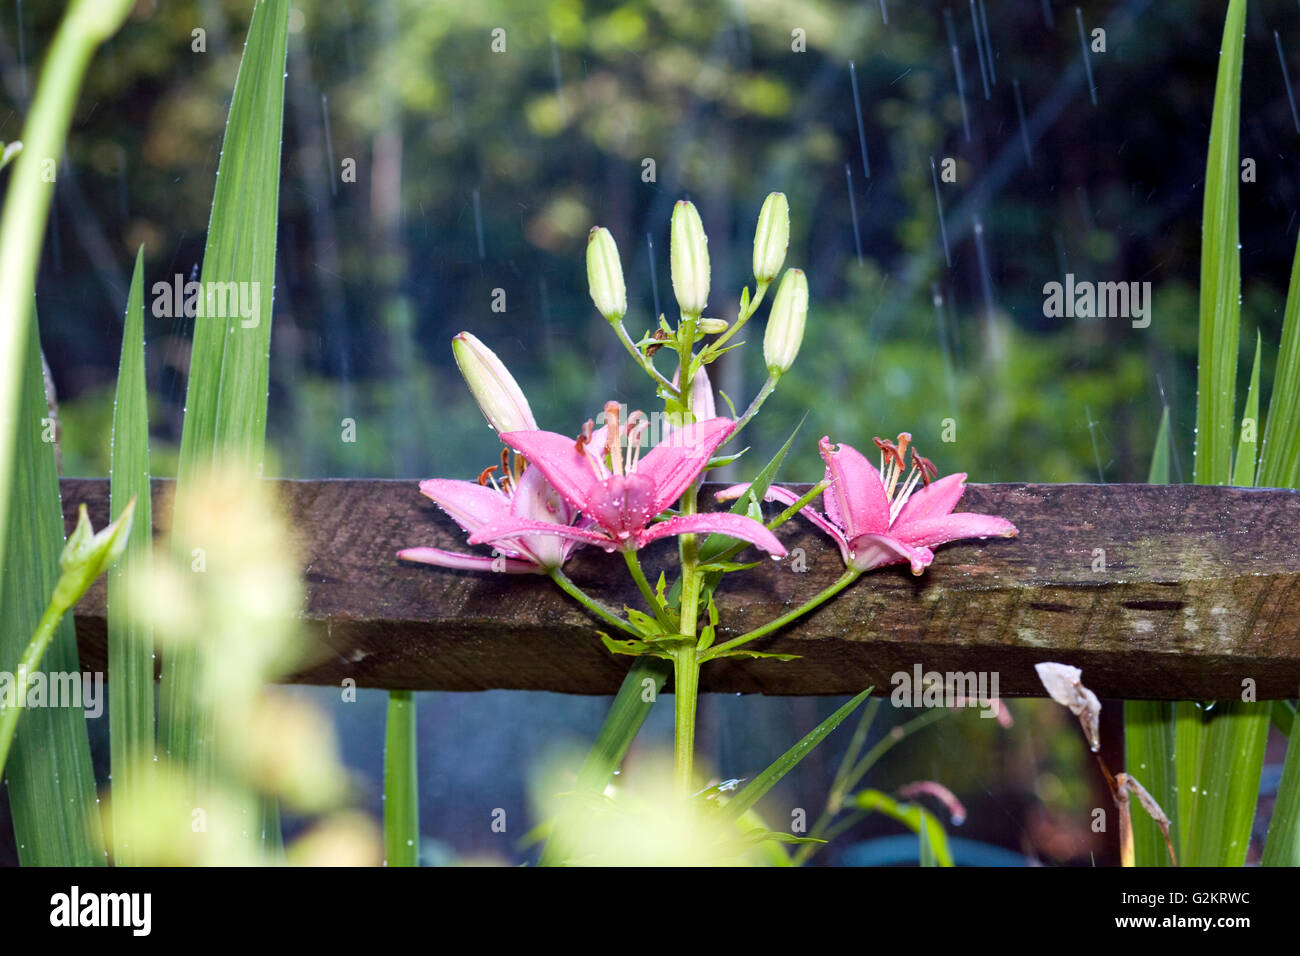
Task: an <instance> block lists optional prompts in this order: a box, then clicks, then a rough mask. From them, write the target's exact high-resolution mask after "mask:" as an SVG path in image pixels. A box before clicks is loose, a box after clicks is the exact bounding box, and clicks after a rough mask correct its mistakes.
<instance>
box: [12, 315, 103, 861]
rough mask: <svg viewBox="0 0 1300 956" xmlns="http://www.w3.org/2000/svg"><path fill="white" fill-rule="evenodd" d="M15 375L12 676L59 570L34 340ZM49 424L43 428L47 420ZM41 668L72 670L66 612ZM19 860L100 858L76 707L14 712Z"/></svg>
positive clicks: (49, 448) (86, 750) (56, 502)
mask: <svg viewBox="0 0 1300 956" xmlns="http://www.w3.org/2000/svg"><path fill="white" fill-rule="evenodd" d="M26 351H27V354H26V361H25V362H24V364H23V374H22V376H21V383H20V384H21V399H22V401H21V403H20V405H19V408H18V416H17V422H18V426H19V427H18V432H17V438H18V442H17V447H16V449H15V451H16V455H15V457H14V462H13V471H12V473H11V476H10V481H11V485H10V487H11V489H12V492H13V495H14V500H15V501H18V502H21V503H22V507H18V508H14V509H12V510H11V511H10V513H9V519H8V523H9V532H8V536H7V539H6V544H5V549H6V550H5V552H4V553H3V554H2V555H0V559H2V562H3V563H2V565H0V566H3V568H4V573H3V574H0V608H4V613H3V614H0V670H4V671H7V672H9V673H13V672H14V670H15V669H16V667H17V666H18V662H19V660H21V659H22V656H23V652H24V651H25V650H26V648H27V643H28V639H29V637H30V636H31V634H32V632H33V631H34V630H35V629H36V625H37V623H38V622H39V621H40V619H41V615H42V614H43V613H44V611H45V606H46V603H47V602H48V600H49V598H50V595H51V593H52V592H53V589H54V585H55V582H56V581H58V579H59V577H60V572H59V553H60V551H62V550H63V507H62V504H61V502H60V498H59V478H58V475H57V473H56V472H55V467H54V446H53V445H52V444H51V443H49V442H47V441H43V440H42V433H43V432H45V430H46V427H47V426H46V424H45V422H47V421H49V420H50V418H49V416H50V412H49V410H48V408H47V406H46V404H45V384H44V380H43V377H42V373H41V355H40V338H39V336H38V334H37V331H36V329H35V328H33V329H32V334H31V335H30V336H29V337H28V339H27V346H26ZM51 427H52V426H51ZM42 669H43V671H44V672H45V673H66V674H78V673H80V671H81V668H80V666H79V664H78V659H77V639H76V634H75V632H74V630H73V624H72V615H70V614H69V615H65V616H64V618H63V620H62V622H61V623H60V624H59V625H58V627H57V629H56V631H55V633H54V638H53V640H52V641H51V643H50V646H49V648H48V649H47V650H46V651H45V656H44V658H43V660H42ZM5 773H6V778H7V781H8V791H9V809H10V813H11V815H12V817H13V823H14V837H15V842H16V844H17V846H18V860H19V862H20V863H22V864H23V865H24V866H97V865H102V864H103V863H104V851H103V847H102V845H101V841H100V835H99V815H98V813H97V807H96V803H95V777H94V772H93V770H92V768H91V764H90V737H89V735H88V733H87V731H86V720H85V716H84V711H83V710H82V708H80V707H33V708H32V709H31V710H29V711H26V712H25V713H24V714H23V715H22V719H21V720H20V721H19V722H18V728H17V732H16V734H15V736H14V741H13V749H12V751H11V752H10V754H9V759H8V762H7V764H6V767H5Z"/></svg>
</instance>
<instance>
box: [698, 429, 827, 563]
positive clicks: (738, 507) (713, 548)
mask: <svg viewBox="0 0 1300 956" xmlns="http://www.w3.org/2000/svg"><path fill="white" fill-rule="evenodd" d="M802 426H803V422H802V421H800V422H799V424H798V425H796V426H795V427H794V431H792V432H791V433H790V437H789V438H787V439H786V440H785V444H784V445H782V446H781V447H780V448H779V449H778V450H777V453H776V454H775V455H773V456H772V460H771V461H769V462H768V463H767V464H766V465H764V466H763V468H762V470H761V471H759V473H758V474H757V475H756V476H755V477H754V481H753V482H752V483H751V484H750V487H749V490H750V492H751V493H752V494H753V495H754V496H756V497H757V498H758V500H759V501H762V500H763V496H764V495H765V494H767V489H768V488H770V487H771V485H772V482H773V480H774V479H775V478H776V473H777V470H778V469H779V468H780V467H781V463H782V462H783V461H785V456H786V453H787V452H788V451H789V450H790V446H791V445H792V444H794V439H795V436H796V435H798V434H799V429H800V428H801V427H802ZM748 503H749V497H748V496H747V495H741V496H740V497H739V498H737V499H736V502H735V504H733V505H732V506H731V513H732V514H735V515H743V514H744V513H745V509H746V508H747V507H748ZM738 543H739V542H737V541H736V539H735V538H731V537H728V536H727V535H725V534H711V535H709V536H708V537H707V538H705V539H704V543H703V544H701V545H700V561H701V562H702V563H705V564H707V563H708V562H710V561H713V560H715V559H717V558H718V556H719V555H721V554H722V553H723V552H725V551H726V550H727V549H728V548H731V547H734V546H735V545H736V544H738Z"/></svg>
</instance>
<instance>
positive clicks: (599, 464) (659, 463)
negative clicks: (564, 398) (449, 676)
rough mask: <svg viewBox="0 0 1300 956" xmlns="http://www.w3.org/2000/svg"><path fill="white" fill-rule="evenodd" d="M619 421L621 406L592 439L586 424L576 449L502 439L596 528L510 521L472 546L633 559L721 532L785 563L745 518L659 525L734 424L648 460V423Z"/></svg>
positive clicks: (702, 429)
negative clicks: (568, 548)
mask: <svg viewBox="0 0 1300 956" xmlns="http://www.w3.org/2000/svg"><path fill="white" fill-rule="evenodd" d="M618 416H619V406H618V403H617V402H610V403H608V404H607V405H606V406H605V421H606V426H605V427H604V428H601V429H599V430H596V431H592V429H591V425H592V423H591V422H588V423H587V427H586V429H584V431H583V434H581V435H579V436H578V438H577V441H575V440H574V439H572V438H568V437H566V436H564V435H559V434H556V433H555V432H548V431H516V432H507V433H506V434H504V435H502V436H501V440H502V441H504V442H505V443H506V444H507V445H509V446H510V447H511V448H513V449H514V450H515V451H517V452H519V454H521V455H523V456H524V457H525V458H527V459H528V461H529V463H530V465H531V467H532V468H536V469H537V470H538V471H540V472H541V473H542V474H543V475H545V476H546V479H547V481H549V482H550V483H551V485H552V486H554V488H555V490H556V491H557V492H558V493H559V495H560V497H561V498H563V499H564V500H565V501H566V502H567V503H568V505H569V506H570V507H571V508H573V509H574V510H575V511H580V512H582V514H583V515H584V516H585V517H586V518H587V519H589V520H590V522H591V524H590V526H582V525H573V524H567V523H565V524H560V523H547V522H542V521H537V520H535V519H533V518H530V517H527V516H523V515H510V516H509V517H503V518H500V519H499V520H496V521H493V522H491V523H490V524H488V525H486V526H484V527H481V528H479V529H478V530H477V531H475V532H474V533H473V534H471V535H470V538H469V543H470V544H486V543H491V542H497V541H501V540H503V539H517V538H518V537H519V536H521V535H556V536H559V537H563V538H568V539H569V540H572V541H580V542H583V543H586V544H594V545H597V546H599V547H601V548H604V549H605V550H606V551H616V550H617V551H631V550H636V549H638V548H642V547H645V546H646V545H647V544H649V543H651V542H652V541H658V540H659V539H660V538H667V537H671V536H673V535H679V534H697V533H711V532H718V533H720V534H725V535H729V536H731V537H733V538H740V539H743V540H745V541H748V542H750V543H751V544H755V545H757V546H758V547H760V548H762V549H763V550H764V551H767V552H768V553H769V554H771V555H772V556H773V557H777V558H779V557H782V556H784V555H785V548H784V547H782V545H781V542H780V541H778V540H777V538H776V536H775V535H774V534H772V532H771V531H769V530H767V528H766V527H764V526H763V525H762V524H761V523H760V522H757V521H755V520H753V519H752V518H747V517H744V516H743V515H733V514H721V513H708V514H693V515H678V516H676V517H673V518H669V519H668V520H667V521H660V522H654V519H655V518H656V517H658V516H659V515H660V514H662V513H663V512H664V510H665V509H667V508H668V507H670V506H671V505H672V504H673V503H674V502H676V501H677V499H678V498H680V497H681V496H682V493H683V492H684V491H685V490H686V489H687V488H688V487H689V486H690V484H691V482H693V481H695V479H696V478H697V477H699V474H700V472H701V471H703V470H704V466H705V465H706V464H708V461H709V457H710V456H711V455H712V454H713V452H714V450H715V449H716V448H717V447H718V446H719V445H720V444H722V442H724V441H725V440H726V439H727V437H728V436H730V434H731V433H732V431H733V430H734V429H735V427H736V423H735V422H734V421H732V420H731V419H729V418H711V419H708V420H707V421H702V422H696V423H694V424H691V425H687V426H685V427H684V428H680V429H675V430H674V431H673V432H672V434H671V435H669V436H668V437H667V438H666V439H665V440H664V441H662V442H660V443H659V444H658V445H657V446H655V448H653V449H652V450H651V451H649V452H647V453H646V454H645V455H642V454H641V439H642V437H643V436H644V435H645V431H646V429H647V428H648V423H647V422H646V420H645V416H644V415H643V414H642V413H640V412H633V413H632V414H631V415H630V416H628V421H627V423H626V424H624V425H621V426H620V424H619V420H618ZM625 445H626V447H624V446H625ZM652 522H654V523H652Z"/></svg>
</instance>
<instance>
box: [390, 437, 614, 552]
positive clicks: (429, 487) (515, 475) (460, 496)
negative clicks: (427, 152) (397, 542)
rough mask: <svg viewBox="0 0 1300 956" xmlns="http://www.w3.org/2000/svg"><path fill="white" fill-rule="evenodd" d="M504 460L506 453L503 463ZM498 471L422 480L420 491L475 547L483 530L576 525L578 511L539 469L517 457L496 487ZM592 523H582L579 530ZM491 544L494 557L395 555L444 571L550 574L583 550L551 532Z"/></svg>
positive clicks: (571, 541)
mask: <svg viewBox="0 0 1300 956" xmlns="http://www.w3.org/2000/svg"><path fill="white" fill-rule="evenodd" d="M506 457H507V456H506V453H505V450H504V449H503V450H502V454H501V458H502V461H503V462H505V461H506ZM520 469H522V470H520ZM495 470H496V467H495V466H493V467H492V468H489V469H487V470H486V471H484V472H483V474H482V475H480V476H479V480H478V481H477V482H474V481H454V480H450V479H444V478H430V479H429V480H428V481H422V482H420V491H421V493H423V494H424V495H426V496H427V497H429V498H432V499H433V500H434V501H435V502H437V504H438V507H439V508H441V509H442V510H443V511H445V512H446V513H447V514H448V515H449V516H451V518H452V519H453V520H454V521H455V522H456V523H457V524H458V525H460V526H461V527H462V528H464V529H465V530H466V531H468V532H469V533H470V535H471V538H470V541H471V543H477V542H474V539H473V535H474V534H475V533H476V532H478V531H479V530H480V529H482V528H484V527H486V526H489V525H493V524H497V523H500V522H503V521H526V522H532V523H534V524H553V525H555V526H556V527H564V526H569V525H573V523H574V520H575V519H576V518H577V517H578V515H577V512H576V511H575V510H574V509H573V508H572V507H570V506H569V504H568V503H567V502H566V501H565V500H564V499H563V498H561V497H560V496H559V495H558V494H556V492H555V489H554V488H552V487H551V485H550V483H549V482H548V481H547V480H546V477H545V476H544V475H543V474H542V472H541V471H539V470H538V469H536V468H529V467H526V466H524V463H523V461H522V460H520V459H516V460H515V464H514V468H513V469H510V468H507V470H506V473H505V474H504V475H503V477H502V479H501V481H500V483H498V482H497V481H496V480H495V479H492V478H490V474H491V472H493V471H495ZM489 482H490V483H489ZM589 523H590V522H587V521H586V520H585V519H583V520H580V521H579V522H578V526H579V527H580V526H582V525H583V524H589ZM493 543H494V544H495V546H496V547H495V551H496V555H495V556H494V557H486V556H484V555H478V554H462V553H460V552H456V551H444V550H443V549H442V548H406V549H405V550H403V551H399V552H397V556H398V557H399V558H402V559H403V560H406V561H418V562H420V563H421V564H435V565H438V566H439V567H444V568H460V569H464V570H470V571H498V572H504V573H506V574H546V573H548V572H549V571H551V570H552V569H554V568H558V567H561V566H562V565H563V564H564V562H565V561H567V560H568V559H569V556H570V555H571V554H573V552H574V550H575V549H576V548H578V547H580V546H581V545H580V543H579V542H578V541H576V540H572V539H569V540H566V539H565V538H563V537H556V536H554V535H549V534H521V535H519V536H518V537H515V538H512V539H510V540H509V541H500V542H497V541H494V542H493Z"/></svg>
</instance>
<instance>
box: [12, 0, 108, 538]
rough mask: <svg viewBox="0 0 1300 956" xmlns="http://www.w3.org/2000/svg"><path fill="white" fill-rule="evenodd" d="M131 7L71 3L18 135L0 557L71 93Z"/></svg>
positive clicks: (98, 1)
mask: <svg viewBox="0 0 1300 956" xmlns="http://www.w3.org/2000/svg"><path fill="white" fill-rule="evenodd" d="M131 6H132V3H131V0H76V2H74V3H73V4H72V5H71V6H70V7H69V8H68V12H67V15H66V16H64V18H63V22H62V23H60V24H59V29H58V32H57V33H55V35H54V40H53V42H52V43H51V45H50V50H49V53H48V54H47V55H46V57H45V67H44V68H43V69H42V70H41V78H40V82H39V83H38V84H37V87H36V96H35V99H33V100H32V103H31V107H30V108H29V109H28V111H27V122H26V124H25V125H24V127H23V135H22V141H23V150H22V152H21V153H19V154H18V158H17V159H16V160H15V161H14V167H13V172H12V173H11V174H10V176H9V190H8V192H7V193H6V195H5V201H4V214H3V218H0V276H3V277H4V281H3V282H0V554H4V550H5V536H6V534H7V532H8V529H9V496H10V492H11V488H12V474H11V473H12V471H13V461H14V439H15V434H16V429H17V427H18V397H19V395H20V391H19V390H20V388H21V382H22V380H23V376H22V374H21V373H22V368H23V358H24V356H25V355H26V354H27V351H26V350H27V337H28V335H29V333H30V326H31V313H32V301H33V299H34V298H35V295H36V266H37V263H38V261H39V258H40V253H41V243H42V240H43V239H44V236H45V224H46V220H47V218H48V217H49V211H50V200H51V198H52V197H53V195H54V176H52V175H50V173H51V170H53V169H55V168H56V165H57V163H58V161H59V158H60V157H61V156H62V155H63V149H64V143H65V141H66V139H67V136H68V128H69V126H71V124H72V111H73V108H74V107H75V106H76V103H77V91H78V89H79V88H80V86H81V80H82V77H83V76H84V75H85V73H86V68H87V67H88V66H89V64H90V59H91V57H92V56H93V55H94V53H95V49H96V48H97V47H98V46H99V45H100V44H101V43H103V42H104V40H106V39H108V38H109V37H110V36H112V35H113V34H114V33H116V32H117V28H118V27H119V26H121V24H122V21H123V20H124V19H125V18H126V15H127V13H128V12H129V11H130V9H131Z"/></svg>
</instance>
